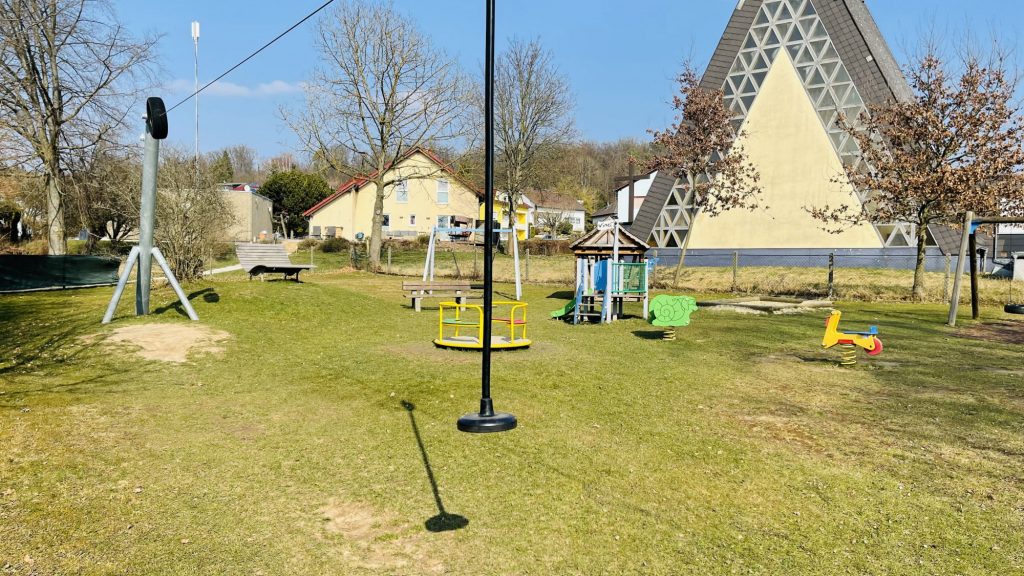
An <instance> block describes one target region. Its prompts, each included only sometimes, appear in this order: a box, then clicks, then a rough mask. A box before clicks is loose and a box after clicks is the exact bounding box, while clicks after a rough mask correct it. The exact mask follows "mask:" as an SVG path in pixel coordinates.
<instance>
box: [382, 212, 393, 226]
mask: <svg viewBox="0 0 1024 576" xmlns="http://www.w3.org/2000/svg"><path fill="white" fill-rule="evenodd" d="M381 226H383V227H385V228H387V227H388V226H391V214H385V215H384V223H383V224H381Z"/></svg>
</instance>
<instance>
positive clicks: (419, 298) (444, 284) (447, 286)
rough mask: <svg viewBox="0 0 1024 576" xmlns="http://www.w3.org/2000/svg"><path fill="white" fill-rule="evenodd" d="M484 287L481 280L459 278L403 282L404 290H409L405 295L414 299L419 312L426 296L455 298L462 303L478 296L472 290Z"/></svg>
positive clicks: (413, 302) (414, 306) (413, 304)
mask: <svg viewBox="0 0 1024 576" xmlns="http://www.w3.org/2000/svg"><path fill="white" fill-rule="evenodd" d="M483 289H484V285H483V284H481V283H479V282H467V281H459V280H454V281H453V280H438V281H426V282H424V281H408V282H402V290H405V291H406V292H409V293H408V294H406V295H405V297H406V298H411V299H412V306H413V308H415V309H416V311H417V312H419V311H421V310H422V302H423V299H424V298H454V299H455V302H456V303H457V304H462V303H463V302H465V301H466V299H468V298H477V297H478V296H477V295H475V294H472V293H471V292H473V291H474V290H483Z"/></svg>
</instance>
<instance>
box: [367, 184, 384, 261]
mask: <svg viewBox="0 0 1024 576" xmlns="http://www.w3.org/2000/svg"><path fill="white" fill-rule="evenodd" d="M382 172H383V171H378V173H382ZM374 185H375V186H376V188H377V196H376V198H375V199H374V201H373V230H371V232H370V270H371V271H373V272H377V271H378V270H380V247H381V244H382V241H383V238H384V182H383V181H377V182H374Z"/></svg>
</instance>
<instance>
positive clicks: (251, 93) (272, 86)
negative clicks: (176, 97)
mask: <svg viewBox="0 0 1024 576" xmlns="http://www.w3.org/2000/svg"><path fill="white" fill-rule="evenodd" d="M302 88H303V83H302V82H285V81H284V80H273V81H270V82H266V83H263V84H258V85H256V86H255V87H251V86H246V85H244V84H235V83H234V82H226V81H223V80H220V81H217V82H214V83H213V84H211V85H210V87H209V88H207V89H206V90H203V95H204V96H205V95H209V96H226V97H233V98H254V97H260V96H278V95H281V94H293V93H295V92H301V91H302ZM167 89H168V90H170V91H172V92H177V93H183V94H191V93H192V91H193V90H194V89H195V85H194V83H193V81H192V80H184V79H180V78H179V79H177V80H174V81H173V82H171V83H170V84H168V85H167Z"/></svg>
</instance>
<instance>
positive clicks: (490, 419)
mask: <svg viewBox="0 0 1024 576" xmlns="http://www.w3.org/2000/svg"><path fill="white" fill-rule="evenodd" d="M517 424H518V422H517V421H516V417H515V416H513V415H512V414H509V413H508V412H492V413H491V414H486V415H485V414H481V413H479V412H473V413H471V414H464V415H463V416H462V417H461V418H459V424H458V427H459V431H460V432H471V433H474V434H484V433H488V432H508V431H509V430H511V429H513V428H515V427H516V425H517Z"/></svg>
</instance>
